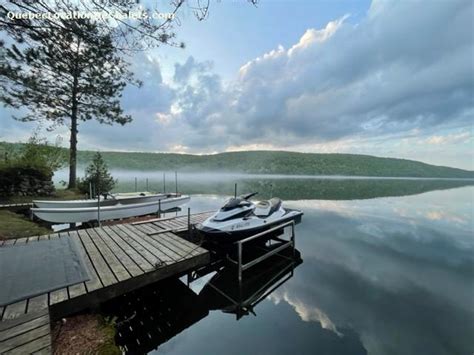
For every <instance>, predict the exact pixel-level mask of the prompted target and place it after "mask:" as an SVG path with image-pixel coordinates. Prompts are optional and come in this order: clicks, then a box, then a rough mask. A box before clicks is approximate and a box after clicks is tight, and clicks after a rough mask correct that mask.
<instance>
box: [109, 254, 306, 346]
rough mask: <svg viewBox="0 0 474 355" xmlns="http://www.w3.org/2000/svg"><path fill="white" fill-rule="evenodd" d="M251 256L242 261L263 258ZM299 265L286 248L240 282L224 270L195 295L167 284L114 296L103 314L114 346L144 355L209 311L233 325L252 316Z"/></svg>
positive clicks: (174, 282)
mask: <svg viewBox="0 0 474 355" xmlns="http://www.w3.org/2000/svg"><path fill="white" fill-rule="evenodd" d="M274 247H275V245H274V246H269V247H267V248H266V250H265V251H270V250H271V249H273V248H274ZM252 253H253V254H254V255H253V256H250V255H248V256H247V257H253V258H255V257H257V256H259V255H262V252H261V251H259V250H258V249H257V248H255V249H254V250H253V252H252ZM302 262H303V260H302V259H301V255H300V252H299V251H298V250H293V249H291V248H288V249H285V250H283V251H281V252H279V253H278V254H276V255H273V256H271V257H270V258H268V259H266V260H264V261H263V262H261V263H259V264H257V265H256V266H254V267H253V268H252V269H251V270H248V271H246V272H244V273H243V278H242V281H240V282H239V281H238V278H237V272H236V268H235V267H234V266H230V265H227V266H224V267H220V268H219V270H218V271H217V272H214V273H212V274H213V276H212V277H211V278H210V279H209V280H207V282H206V283H205V285H204V287H203V288H202V289H201V291H200V292H199V293H198V294H196V293H195V292H193V291H192V290H191V289H190V288H188V287H187V286H186V285H185V284H184V283H183V282H181V281H180V280H178V279H170V280H165V281H162V282H159V283H156V284H153V285H149V286H147V287H144V288H141V289H140V290H137V291H134V292H130V293H128V294H125V295H123V296H121V297H118V298H116V299H114V300H112V301H109V302H107V303H105V304H103V305H102V309H103V311H104V312H105V313H106V314H107V315H108V316H110V317H113V319H114V320H115V322H116V331H117V335H116V343H117V345H119V346H120V347H121V348H122V349H124V351H125V352H126V353H130V354H137V353H147V352H149V351H151V350H153V349H156V348H158V347H159V346H160V345H161V344H162V343H165V342H166V341H168V340H169V339H170V338H172V337H174V336H175V335H177V334H178V333H180V332H182V331H183V330H184V329H186V328H187V327H189V326H191V325H193V324H195V323H197V322H199V321H200V320H202V319H203V318H204V317H206V316H207V315H208V314H209V311H214V310H218V311H222V312H224V313H232V314H235V316H236V319H237V320H239V319H241V318H242V317H245V316H249V315H253V316H256V311H255V308H256V307H257V305H258V304H259V303H260V302H262V301H263V300H265V299H266V298H267V297H268V296H269V295H271V294H272V292H274V291H275V290H277V289H278V288H279V287H280V286H282V285H283V284H284V283H285V282H287V281H288V280H289V279H291V278H292V277H293V275H294V270H295V268H296V267H297V266H298V265H300V264H301V263H302ZM221 265H222V264H221Z"/></svg>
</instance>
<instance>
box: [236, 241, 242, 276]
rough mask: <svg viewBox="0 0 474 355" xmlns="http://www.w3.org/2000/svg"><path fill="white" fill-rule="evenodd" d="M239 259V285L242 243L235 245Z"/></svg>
mask: <svg viewBox="0 0 474 355" xmlns="http://www.w3.org/2000/svg"><path fill="white" fill-rule="evenodd" d="M237 249H238V254H239V256H238V258H239V265H238V268H239V283H240V282H242V243H237Z"/></svg>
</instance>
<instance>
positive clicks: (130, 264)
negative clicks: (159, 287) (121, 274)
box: [97, 228, 143, 276]
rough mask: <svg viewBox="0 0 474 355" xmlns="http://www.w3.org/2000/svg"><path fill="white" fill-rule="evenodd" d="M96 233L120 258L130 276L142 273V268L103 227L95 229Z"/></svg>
mask: <svg viewBox="0 0 474 355" xmlns="http://www.w3.org/2000/svg"><path fill="white" fill-rule="evenodd" d="M97 234H98V235H99V237H100V238H101V239H102V241H103V242H104V243H105V244H106V245H107V246H108V247H109V249H110V250H111V251H112V252H113V253H114V255H115V256H116V257H117V258H118V259H119V260H120V262H121V263H122V265H123V266H124V267H125V268H126V269H127V271H128V272H129V273H130V275H132V276H138V275H141V274H143V270H142V269H140V267H139V266H138V265H137V264H136V263H135V262H134V261H133V260H132V258H131V257H130V256H129V255H128V254H127V253H126V252H125V251H124V250H123V249H122V248H121V247H120V246H119V245H118V244H116V242H115V241H114V240H113V238H111V237H110V236H109V235H108V234H107V232H106V231H105V229H104V228H101V229H99V230H97Z"/></svg>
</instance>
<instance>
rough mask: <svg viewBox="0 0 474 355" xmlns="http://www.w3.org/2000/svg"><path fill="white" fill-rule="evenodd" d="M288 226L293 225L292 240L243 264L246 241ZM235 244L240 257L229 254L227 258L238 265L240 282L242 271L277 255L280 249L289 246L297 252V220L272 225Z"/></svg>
mask: <svg viewBox="0 0 474 355" xmlns="http://www.w3.org/2000/svg"><path fill="white" fill-rule="evenodd" d="M288 226H291V237H290V240H288V241H284V242H283V244H282V245H280V246H279V247H277V248H275V249H272V250H271V251H269V252H267V253H265V254H263V255H261V256H259V257H257V258H255V259H253V260H252V261H249V262H248V263H246V264H243V263H242V249H243V245H244V244H245V243H248V242H250V241H252V240H255V239H257V238H261V237H263V236H265V235H267V234H269V233H272V232H275V231H278V230H284V229H285V227H288ZM278 240H280V241H283V240H281V239H278ZM235 244H237V253H238V259H237V261H235V260H233V259H231V258H230V257H229V256H227V259H228V260H229V261H230V262H232V263H234V264H236V265H237V267H238V276H239V282H241V281H242V273H243V272H244V271H245V270H247V269H249V268H251V267H252V266H254V265H256V264H258V263H259V262H261V261H263V260H265V259H268V258H269V257H271V256H272V255H275V254H277V253H279V252H280V251H282V250H283V249H286V248H288V247H292V248H293V254H294V252H295V221H293V220H292V221H289V222H286V223H283V224H279V225H277V226H275V227H272V228H270V229H267V230H266V231H263V232H260V233H258V234H255V235H252V236H250V237H247V238H245V239H242V240H239V241H237V242H235Z"/></svg>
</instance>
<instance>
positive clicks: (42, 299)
mask: <svg viewBox="0 0 474 355" xmlns="http://www.w3.org/2000/svg"><path fill="white" fill-rule="evenodd" d="M47 308H48V294H47V293H44V294H42V295H39V296H36V297H33V298H30V299H29V300H28V313H32V312H38V311H42V310H44V309H47Z"/></svg>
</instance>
